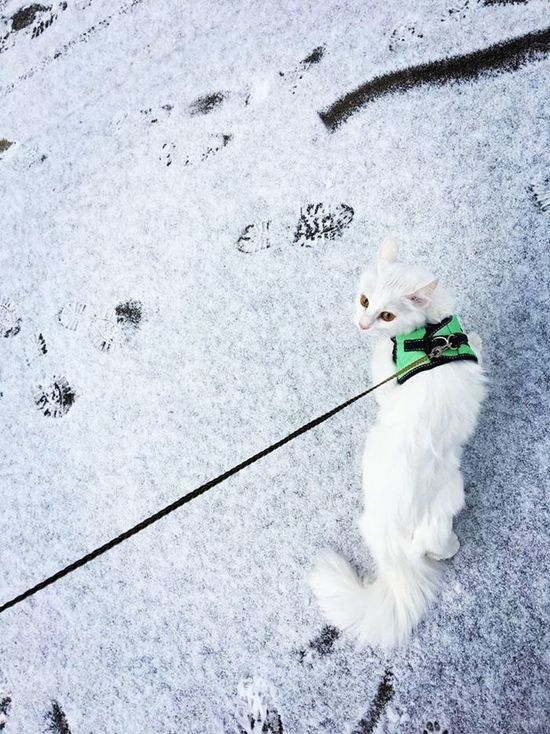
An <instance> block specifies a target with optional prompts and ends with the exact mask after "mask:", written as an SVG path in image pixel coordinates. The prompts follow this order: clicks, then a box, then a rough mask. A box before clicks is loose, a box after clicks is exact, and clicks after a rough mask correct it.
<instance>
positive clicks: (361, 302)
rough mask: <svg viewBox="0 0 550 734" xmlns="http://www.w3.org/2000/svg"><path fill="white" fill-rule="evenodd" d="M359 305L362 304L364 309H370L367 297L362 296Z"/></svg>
mask: <svg viewBox="0 0 550 734" xmlns="http://www.w3.org/2000/svg"><path fill="white" fill-rule="evenodd" d="M359 303H360V304H361V306H363V308H368V307H369V299H368V298H367V297H366V296H365V295H362V296H361V298H360V299H359Z"/></svg>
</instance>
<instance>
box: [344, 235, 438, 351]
mask: <svg viewBox="0 0 550 734" xmlns="http://www.w3.org/2000/svg"><path fill="white" fill-rule="evenodd" d="M398 258H399V251H398V248H397V245H396V243H395V241H394V240H393V239H390V238H386V239H385V240H384V242H383V243H382V246H381V247H380V249H379V251H378V257H377V260H376V263H375V264H374V265H373V266H372V267H371V268H369V269H368V270H366V271H365V272H364V273H363V275H362V276H361V280H360V283H359V292H358V294H357V297H356V299H355V321H356V323H357V326H358V327H359V328H360V329H361V330H362V331H364V332H365V333H366V334H369V335H373V336H387V337H392V336H396V335H397V334H406V333H407V332H409V331H412V330H413V329H416V328H418V327H419V326H423V325H424V324H426V323H436V322H437V321H440V320H441V319H443V318H444V317H445V316H448V315H449V314H450V313H452V303H451V300H450V298H449V296H448V295H447V293H445V292H444V291H443V290H442V288H441V286H439V285H438V281H437V278H435V277H434V276H433V275H432V274H431V273H429V272H428V271H427V270H424V268H421V267H417V266H415V265H406V264H405V263H402V262H399V261H398Z"/></svg>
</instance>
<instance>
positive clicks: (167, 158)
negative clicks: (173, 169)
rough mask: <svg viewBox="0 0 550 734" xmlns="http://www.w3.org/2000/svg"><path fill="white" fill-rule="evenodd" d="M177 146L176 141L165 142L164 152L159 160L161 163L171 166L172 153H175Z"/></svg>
mask: <svg viewBox="0 0 550 734" xmlns="http://www.w3.org/2000/svg"><path fill="white" fill-rule="evenodd" d="M175 151H176V146H175V144H174V143H164V145H163V146H162V152H161V154H160V155H159V161H161V163H164V165H165V166H167V167H168V166H171V165H172V162H173V161H172V153H175Z"/></svg>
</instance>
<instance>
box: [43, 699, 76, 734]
mask: <svg viewBox="0 0 550 734" xmlns="http://www.w3.org/2000/svg"><path fill="white" fill-rule="evenodd" d="M46 721H47V722H48V730H49V731H51V732H53V733H54V734H71V730H70V729H69V722H68V721H67V717H66V716H65V713H64V711H63V709H62V708H61V706H60V705H59V704H58V703H57V701H52V709H51V711H48V713H47V714H46Z"/></svg>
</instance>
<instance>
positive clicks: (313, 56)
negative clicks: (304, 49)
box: [300, 46, 325, 66]
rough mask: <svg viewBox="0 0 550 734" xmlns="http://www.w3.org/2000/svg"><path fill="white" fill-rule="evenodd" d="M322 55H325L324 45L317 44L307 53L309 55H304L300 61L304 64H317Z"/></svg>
mask: <svg viewBox="0 0 550 734" xmlns="http://www.w3.org/2000/svg"><path fill="white" fill-rule="evenodd" d="M324 55H325V47H324V46H317V47H316V48H314V49H313V51H312V52H311V53H310V54H309V56H306V57H305V59H302V61H300V63H301V64H304V66H310V65H311V64H318V63H319V61H321V59H322V58H323V56H324Z"/></svg>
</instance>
